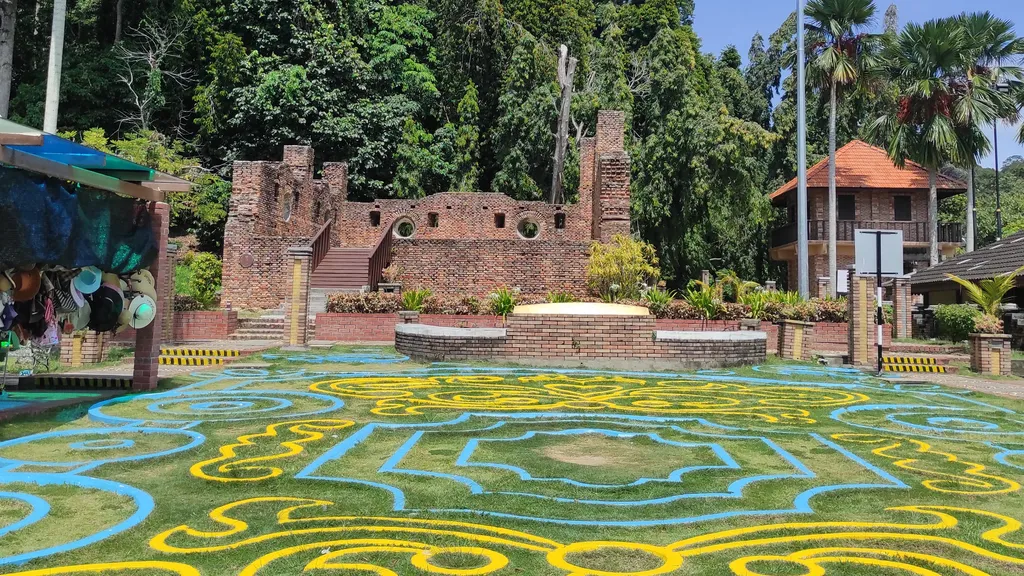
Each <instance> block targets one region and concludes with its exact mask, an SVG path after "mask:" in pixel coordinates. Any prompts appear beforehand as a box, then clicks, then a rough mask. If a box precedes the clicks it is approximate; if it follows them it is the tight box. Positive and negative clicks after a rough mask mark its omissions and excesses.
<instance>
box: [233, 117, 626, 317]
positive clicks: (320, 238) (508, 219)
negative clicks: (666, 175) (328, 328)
mask: <svg viewBox="0 0 1024 576" xmlns="http://www.w3.org/2000/svg"><path fill="white" fill-rule="evenodd" d="M624 130H625V126H624V114H623V113H622V112H618V111H610V110H602V111H600V112H599V113H598V122H597V130H596V135H595V136H594V137H592V138H583V139H582V140H581V142H580V182H579V192H580V199H579V202H578V203H576V204H566V205H561V204H549V203H547V202H541V201H529V202H524V201H518V200H514V199H512V198H510V197H508V196H506V195H504V194H498V193H483V192H445V193H439V194H433V195H430V196H427V197H425V198H419V199H414V200H374V201H372V202H350V201H349V200H348V198H347V194H348V166H347V164H345V163H344V162H325V163H324V165H323V178H322V179H316V178H314V167H313V166H314V158H313V155H314V152H313V149H312V148H310V147H307V146H285V147H284V158H283V160H282V161H281V162H272V161H256V162H235V164H234V182H233V185H232V191H231V204H230V211H229V215H228V221H227V226H226V229H225V233H224V272H223V285H224V293H223V297H222V302H223V304H224V305H228V304H230V306H231V307H233V308H248V309H272V308H277V307H279V306H281V305H282V304H283V303H284V302H285V300H286V299H287V298H286V297H287V296H288V293H287V290H288V285H289V284H290V283H289V282H287V281H286V279H287V277H288V276H289V275H290V274H291V265H290V262H291V261H290V260H289V258H288V250H289V249H294V248H296V247H303V246H308V247H309V248H310V249H312V250H313V251H314V256H313V258H312V265H311V267H310V269H311V273H310V276H309V287H310V289H311V291H317V290H319V291H321V292H326V293H330V292H342V291H359V290H364V289H371V290H372V289H376V287H377V284H378V283H379V282H380V273H381V270H382V269H383V267H384V266H386V265H387V264H389V263H394V264H397V266H398V267H399V268H400V269H401V270H402V274H401V276H400V278H399V280H400V281H401V283H402V284H403V286H404V287H405V288H429V289H430V290H432V291H433V292H434V293H435V294H442V295H455V294H466V295H476V296H485V295H486V294H488V293H489V292H491V291H492V290H493V289H495V288H497V287H501V286H507V287H509V288H519V289H520V290H521V291H522V292H523V293H524V294H546V293H547V292H549V291H554V290H561V291H567V292H572V293H575V294H581V293H582V292H583V291H584V290H585V287H586V266H587V259H588V254H589V247H590V244H591V242H592V241H595V240H596V241H602V242H606V241H608V240H610V239H611V237H612V236H614V235H616V234H628V233H629V230H630V212H629V204H630V189H629V185H630V160H629V156H628V154H627V153H626V151H625V149H624V137H625V132H624ZM310 311H311V312H312V311H316V310H310Z"/></svg>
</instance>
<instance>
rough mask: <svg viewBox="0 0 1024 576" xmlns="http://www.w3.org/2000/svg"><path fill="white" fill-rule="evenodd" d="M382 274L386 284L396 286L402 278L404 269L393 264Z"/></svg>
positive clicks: (382, 271)
mask: <svg viewBox="0 0 1024 576" xmlns="http://www.w3.org/2000/svg"><path fill="white" fill-rule="evenodd" d="M380 274H381V277H382V278H383V279H384V282H386V283H388V284H394V283H395V282H398V279H399V278H400V277H401V276H402V267H401V266H399V265H398V264H395V263H392V264H391V265H390V266H388V267H387V268H385V269H383V270H381V273H380Z"/></svg>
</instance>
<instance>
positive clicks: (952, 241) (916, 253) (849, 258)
mask: <svg viewBox="0 0 1024 576" xmlns="http://www.w3.org/2000/svg"><path fill="white" fill-rule="evenodd" d="M796 186H797V181H796V179H795V178H794V179H793V180H790V181H789V182H787V183H786V184H785V185H783V186H781V187H780V188H779V189H778V190H775V191H774V192H772V193H771V194H770V195H769V199H770V200H771V202H772V204H773V205H774V206H776V207H778V208H784V209H785V217H784V222H785V224H783V225H782V226H781V227H779V228H777V229H775V230H774V231H773V232H772V244H771V257H772V259H773V260H776V261H780V262H786V263H787V265H788V267H789V274H788V280H789V286H791V287H792V286H796V285H797V277H796V274H797V262H796V241H797V227H796V212H797V206H796ZM936 187H937V189H938V197H939V200H942V199H944V198H948V197H950V196H954V195H956V194H961V193H964V192H966V190H967V185H966V184H965V183H964V182H961V181H959V180H956V179H954V178H950V177H948V176H944V175H942V174H939V175H938V177H937V180H936ZM928 193H929V185H928V170H927V169H926V168H925V167H923V166H921V165H920V164H917V163H915V162H911V161H907V163H906V165H905V166H904V167H903V168H898V167H896V166H895V165H893V163H892V160H891V159H890V158H889V155H888V153H886V151H885V150H884V149H882V148H879V147H877V146H872V145H870V144H868V143H867V142H863V141H861V140H853V141H851V142H850V143H848V144H846V145H845V146H843V147H842V148H840V149H839V150H837V151H836V197H837V202H836V215H837V218H836V220H837V221H836V249H837V258H836V260H837V264H838V266H837V269H838V272H839V275H840V277H839V278H838V279H837V286H838V287H839V291H840V292H843V291H844V289H845V286H846V282H845V281H844V279H845V278H844V275H845V273H846V269H847V268H848V267H849V266H850V265H852V264H853V262H854V249H853V240H854V230H856V229H883V230H902V231H903V240H904V271H905V272H907V273H909V272H912V271H913V270H918V269H923V268H925V267H927V266H928V264H929V258H928V253H929V247H930V238H929V229H930V228H931V227H933V226H937V227H938V230H937V231H938V252H939V253H940V255H941V256H943V257H951V256H952V255H953V254H954V253H955V251H956V249H957V247H959V246H961V245H962V244H963V237H964V230H963V227H962V226H961V225H960V224H938V223H936V222H932V221H930V220H929V216H928ZM828 212H829V210H828V158H827V157H826V158H825V159H823V160H822V161H820V162H818V163H817V164H815V165H814V166H813V167H812V168H811V169H810V170H808V171H807V218H808V221H807V238H808V254H809V256H808V260H809V262H808V270H809V271H810V272H809V273H810V275H811V278H810V279H809V280H810V285H811V286H814V285H815V284H818V285H819V286H821V285H823V284H824V282H820V281H819V279H822V280H827V279H828V235H829V234H828V229H829V221H828Z"/></svg>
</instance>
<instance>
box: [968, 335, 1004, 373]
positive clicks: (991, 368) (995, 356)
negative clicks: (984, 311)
mask: <svg viewBox="0 0 1024 576" xmlns="http://www.w3.org/2000/svg"><path fill="white" fill-rule="evenodd" d="M1011 341H1012V339H1011V338H1010V336H1009V335H1007V334H971V370H973V371H974V372H977V373H979V374H991V375H993V376H1007V375H1009V374H1010V372H1011V366H1010V365H1011V359H1012V355H1013V352H1012V351H1011V350H1010V342H1011Z"/></svg>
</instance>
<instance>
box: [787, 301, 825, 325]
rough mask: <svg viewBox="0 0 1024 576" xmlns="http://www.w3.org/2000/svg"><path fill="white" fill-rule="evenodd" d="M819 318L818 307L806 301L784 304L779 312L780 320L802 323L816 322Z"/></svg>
mask: <svg viewBox="0 0 1024 576" xmlns="http://www.w3.org/2000/svg"><path fill="white" fill-rule="evenodd" d="M817 317H818V307H817V306H816V305H815V304H814V302H810V301H804V302H797V303H795V304H782V308H781V310H780V311H779V319H780V320H800V321H801V322H814V321H815V319H816V318H817Z"/></svg>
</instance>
